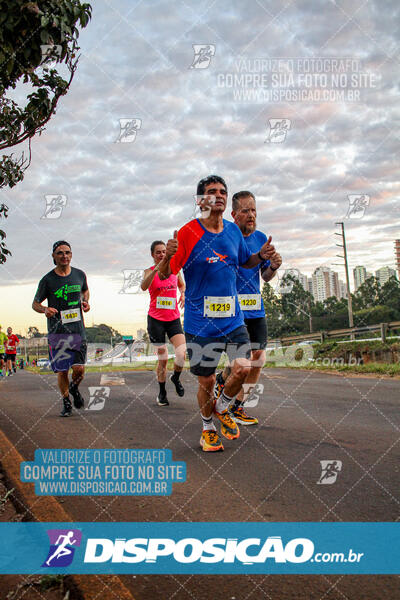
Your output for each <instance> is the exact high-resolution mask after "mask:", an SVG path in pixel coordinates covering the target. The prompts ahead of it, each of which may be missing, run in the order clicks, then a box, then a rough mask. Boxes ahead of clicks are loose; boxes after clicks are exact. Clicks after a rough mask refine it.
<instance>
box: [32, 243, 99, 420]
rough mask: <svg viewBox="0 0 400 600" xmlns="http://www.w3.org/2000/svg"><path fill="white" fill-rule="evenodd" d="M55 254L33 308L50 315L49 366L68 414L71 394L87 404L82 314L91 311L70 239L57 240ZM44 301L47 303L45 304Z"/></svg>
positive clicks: (77, 401) (77, 402)
mask: <svg viewBox="0 0 400 600" xmlns="http://www.w3.org/2000/svg"><path fill="white" fill-rule="evenodd" d="M52 257H53V262H54V264H55V265H56V267H55V269H53V270H52V271H50V272H49V273H47V275H45V276H44V277H43V278H42V279H41V280H40V282H39V285H38V289H37V291H36V294H35V298H34V300H33V303H32V308H33V310H35V311H36V312H38V313H43V314H44V315H45V316H46V317H47V328H48V343H49V358H50V365H51V368H52V369H53V371H54V372H55V373H57V377H58V387H59V389H60V392H61V397H62V402H63V408H62V411H61V413H60V416H62V417H69V416H70V415H71V413H72V404H71V400H70V398H69V394H70V393H71V394H72V397H73V400H74V406H75V408H83V406H84V400H83V398H82V396H81V394H80V392H79V389H78V386H79V384H80V383H81V382H82V380H83V376H84V372H85V362H86V350H87V346H86V333H85V324H84V321H83V313H84V312H88V311H89V310H90V306H89V289H88V285H87V281H86V275H85V273H84V272H83V271H81V270H80V269H76V268H75V267H71V265H70V263H71V259H72V251H71V246H70V244H69V243H68V242H66V241H64V240H60V241H58V242H55V243H54V244H53V253H52ZM44 300H47V306H43V305H42V302H43V301H44ZM70 369H72V381H71V382H70V381H69V370H70Z"/></svg>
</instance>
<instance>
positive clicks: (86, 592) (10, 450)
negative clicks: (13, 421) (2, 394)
mask: <svg viewBox="0 0 400 600" xmlns="http://www.w3.org/2000/svg"><path fill="white" fill-rule="evenodd" d="M0 461H1V464H2V467H3V469H4V471H5V474H6V477H7V478H8V480H9V481H10V483H11V485H12V487H14V488H15V490H16V491H17V494H18V496H19V497H20V498H21V499H22V501H23V503H24V504H25V506H26V507H27V508H26V510H27V512H29V513H30V515H31V517H32V519H34V520H35V521H39V522H46V521H48V522H53V521H54V522H67V523H72V522H73V519H72V518H71V516H70V515H69V514H68V513H67V512H66V510H65V509H64V508H63V507H62V506H61V505H60V504H59V503H58V502H57V500H55V499H54V497H53V496H36V494H35V491H34V484H33V483H24V484H22V482H21V481H20V479H19V474H20V464H21V462H24V458H23V457H22V456H21V454H20V453H19V452H18V450H17V449H16V448H15V447H14V445H13V444H12V443H11V441H10V440H9V439H8V437H7V436H6V435H5V434H4V433H3V432H2V431H1V430H0ZM68 577H70V578H71V579H72V580H73V582H74V584H75V585H76V586H77V588H78V589H79V591H80V592H81V594H82V597H83V598H84V600H99V598H101V599H102V600H135V598H134V596H132V594H131V592H130V591H129V590H128V588H127V587H125V586H124V584H123V583H122V581H121V580H120V578H119V577H118V576H117V575H68Z"/></svg>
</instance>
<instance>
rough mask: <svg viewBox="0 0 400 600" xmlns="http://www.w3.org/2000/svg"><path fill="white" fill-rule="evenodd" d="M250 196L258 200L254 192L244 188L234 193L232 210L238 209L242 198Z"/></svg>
mask: <svg viewBox="0 0 400 600" xmlns="http://www.w3.org/2000/svg"><path fill="white" fill-rule="evenodd" d="M249 196H250V198H253V200H254V202H255V201H256V197H255V196H254V194H252V193H251V192H248V191H247V190H243V191H241V192H236V194H233V196H232V210H238V208H239V200H240V198H248V197H249Z"/></svg>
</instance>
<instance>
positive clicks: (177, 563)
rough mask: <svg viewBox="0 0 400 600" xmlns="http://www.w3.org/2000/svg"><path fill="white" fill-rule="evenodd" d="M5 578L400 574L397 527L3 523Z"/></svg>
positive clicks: (0, 553)
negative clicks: (86, 575)
mask: <svg viewBox="0 0 400 600" xmlns="http://www.w3.org/2000/svg"><path fill="white" fill-rule="evenodd" d="M0 539H1V540H2V544H1V548H0V573H1V574H13V573H19V574H25V573H26V574H38V573H39V574H52V573H57V574H58V573H65V574H67V573H76V574H78V573H86V574H110V573H113V574H166V573H169V574H179V573H186V574H200V573H201V574H214V575H216V574H224V573H225V574H228V573H234V574H240V573H243V574H252V573H254V574H257V573H276V574H328V573H339V574H340V573H341V574H358V575H361V574H397V573H399V564H400V553H399V548H400V523H254V522H252V523H247V522H246V523H0Z"/></svg>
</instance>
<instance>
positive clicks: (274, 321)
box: [262, 275, 400, 338]
mask: <svg viewBox="0 0 400 600" xmlns="http://www.w3.org/2000/svg"><path fill="white" fill-rule="evenodd" d="M282 287H283V289H284V290H285V291H286V293H283V294H281V296H280V297H279V296H277V295H276V294H275V293H274V291H273V288H272V286H271V285H270V284H269V283H266V284H264V287H263V290H262V296H263V299H264V306H265V310H266V313H267V317H268V332H269V335H270V337H272V338H274V337H282V336H285V335H295V334H306V333H310V319H309V315H311V317H312V328H313V332H318V331H329V330H331V329H344V328H347V327H348V326H349V317H348V307H347V299H345V298H341V299H338V298H336V297H335V296H332V297H330V298H327V299H326V300H324V302H315V300H314V297H313V296H312V295H311V294H310V293H309V292H307V291H305V290H304V288H303V287H302V285H301V284H300V283H299V281H298V280H297V279H295V278H293V276H292V275H287V276H285V277H284V278H283V280H282ZM288 290H290V291H288ZM352 299H353V315H354V324H355V326H356V327H364V326H367V325H374V324H377V323H383V322H389V321H397V320H400V284H399V282H398V281H397V279H396V278H395V277H391V278H390V279H389V280H388V281H387V282H386V283H385V284H384V285H383V286H381V285H380V283H379V281H378V280H377V279H376V278H375V277H370V278H369V279H367V280H366V281H365V282H364V284H363V285H362V286H360V288H359V289H358V290H357V292H356V294H353V295H352Z"/></svg>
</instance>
